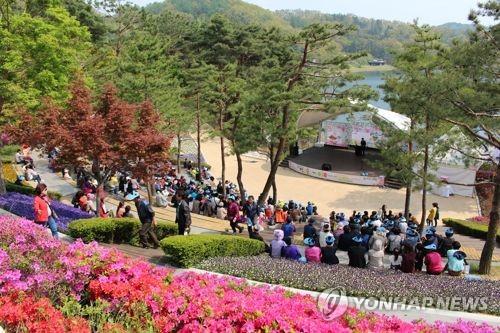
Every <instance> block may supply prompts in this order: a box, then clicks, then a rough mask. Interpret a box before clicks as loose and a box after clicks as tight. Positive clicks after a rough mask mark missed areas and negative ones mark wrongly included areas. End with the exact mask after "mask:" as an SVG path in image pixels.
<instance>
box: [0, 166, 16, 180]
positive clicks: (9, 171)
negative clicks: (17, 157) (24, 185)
mask: <svg viewBox="0 0 500 333" xmlns="http://www.w3.org/2000/svg"><path fill="white" fill-rule="evenodd" d="M2 171H3V177H4V179H5V180H6V181H8V182H11V183H14V182H15V181H16V180H17V173H16V170H14V167H13V166H12V164H11V163H3V164H2Z"/></svg>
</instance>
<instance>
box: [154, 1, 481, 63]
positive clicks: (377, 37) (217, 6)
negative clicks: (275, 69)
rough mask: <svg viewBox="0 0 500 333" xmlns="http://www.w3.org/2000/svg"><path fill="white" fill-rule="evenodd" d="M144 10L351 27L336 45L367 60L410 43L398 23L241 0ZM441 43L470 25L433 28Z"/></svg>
mask: <svg viewBox="0 0 500 333" xmlns="http://www.w3.org/2000/svg"><path fill="white" fill-rule="evenodd" d="M146 9H147V10H149V11H151V12H155V13H158V12H160V11H161V10H163V9H170V10H174V11H178V12H181V13H185V14H188V15H191V16H192V17H193V18H199V19H200V18H201V19H209V18H210V17H211V16H212V15H214V14H217V13H219V14H223V15H225V16H227V17H228V18H229V19H230V20H232V21H234V22H237V23H243V24H250V23H256V24H261V25H263V26H267V27H270V26H274V27H278V28H281V29H284V30H287V31H293V30H296V29H300V28H303V27H305V26H307V25H309V24H311V23H332V22H338V23H344V24H353V25H355V26H356V27H357V31H355V32H353V33H352V34H349V35H348V36H346V37H344V38H343V39H342V40H341V41H340V43H341V45H342V48H343V50H344V51H346V52H360V51H363V52H368V53H369V54H370V55H371V56H373V57H376V58H382V59H385V60H388V61H389V62H390V61H391V58H392V51H393V50H397V49H398V48H400V47H401V46H402V45H403V44H404V43H405V42H408V41H410V40H411V37H412V34H413V31H412V28H411V25H410V24H408V23H403V22H399V21H389V20H382V19H369V18H363V17H359V16H356V15H352V14H327V13H322V12H319V11H314V10H278V11H275V12H272V11H270V10H267V9H264V8H261V7H259V6H257V5H253V4H250V3H247V2H244V1H241V0H165V1H164V2H162V3H153V4H150V5H148V6H146ZM435 29H436V31H437V32H439V33H441V34H442V36H443V41H444V42H446V43H449V42H450V41H451V40H452V39H454V38H461V37H464V36H466V34H467V32H468V31H470V30H471V29H472V26H471V25H468V24H462V23H455V22H450V23H445V24H442V25H439V26H436V27H435Z"/></svg>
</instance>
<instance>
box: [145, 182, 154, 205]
mask: <svg viewBox="0 0 500 333" xmlns="http://www.w3.org/2000/svg"><path fill="white" fill-rule="evenodd" d="M152 186H153V185H152V184H151V182H150V181H148V182H147V183H146V189H147V190H148V202H149V203H150V204H151V205H152V204H153V189H152Z"/></svg>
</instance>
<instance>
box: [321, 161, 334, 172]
mask: <svg viewBox="0 0 500 333" xmlns="http://www.w3.org/2000/svg"><path fill="white" fill-rule="evenodd" d="M321 170H323V171H332V165H331V164H330V163H323V164H322V165H321Z"/></svg>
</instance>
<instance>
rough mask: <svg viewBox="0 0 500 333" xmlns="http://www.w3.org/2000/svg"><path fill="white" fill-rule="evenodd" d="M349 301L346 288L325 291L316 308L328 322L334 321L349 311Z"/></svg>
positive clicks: (321, 294)
mask: <svg viewBox="0 0 500 333" xmlns="http://www.w3.org/2000/svg"><path fill="white" fill-rule="evenodd" d="M348 305H349V304H348V299H347V296H346V294H345V290H344V288H340V287H338V288H329V289H325V290H324V291H323V292H322V293H320V294H319V295H318V297H317V298H316V306H317V307H318V310H319V312H320V313H321V315H322V316H323V319H325V320H327V321H331V320H334V319H336V318H338V317H340V316H342V315H343V314H344V312H345V311H346V310H347V306H348Z"/></svg>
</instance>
